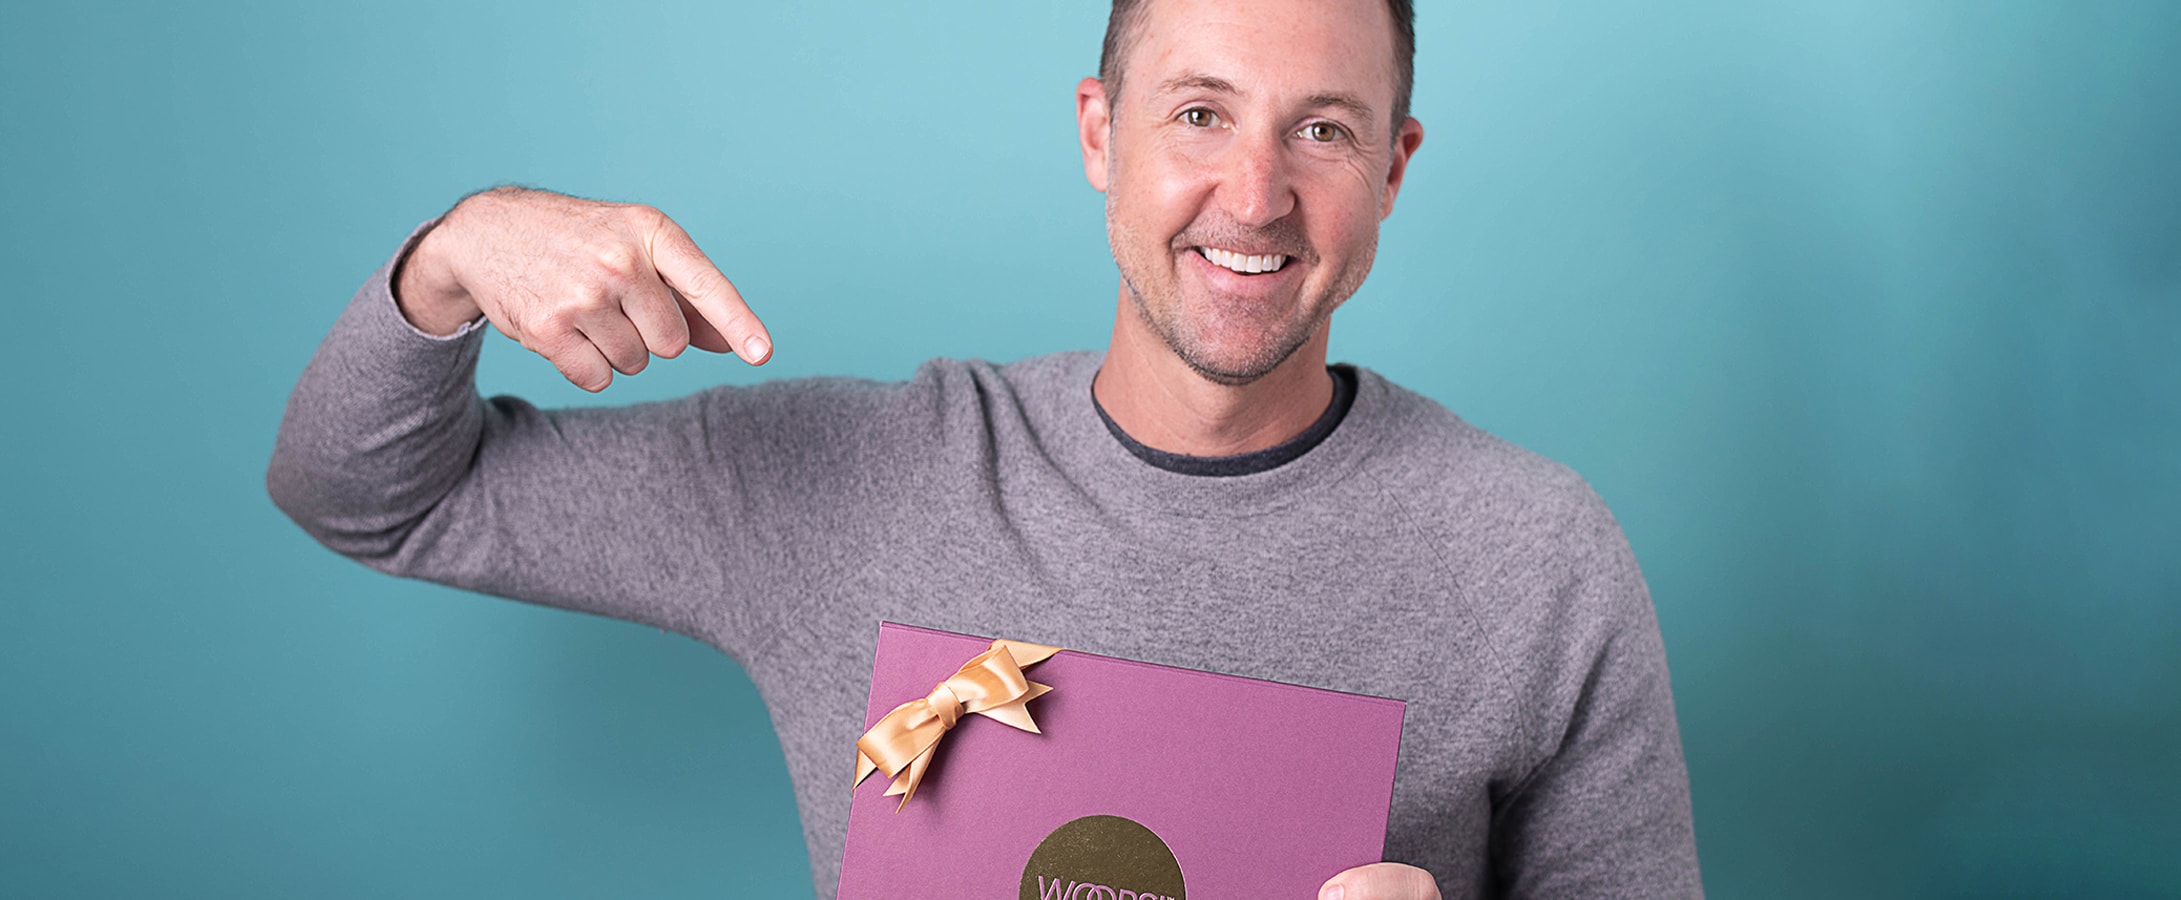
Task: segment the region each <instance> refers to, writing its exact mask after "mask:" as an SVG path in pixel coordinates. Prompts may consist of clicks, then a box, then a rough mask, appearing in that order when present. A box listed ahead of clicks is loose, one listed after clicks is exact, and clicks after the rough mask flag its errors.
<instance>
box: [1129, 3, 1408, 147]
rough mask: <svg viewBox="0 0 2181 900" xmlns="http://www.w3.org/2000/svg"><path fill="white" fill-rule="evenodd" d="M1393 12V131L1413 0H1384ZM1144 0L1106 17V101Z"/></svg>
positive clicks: (1400, 106)
mask: <svg viewBox="0 0 2181 900" xmlns="http://www.w3.org/2000/svg"><path fill="white" fill-rule="evenodd" d="M1386 11H1387V12H1390V13H1392V14H1393V130H1394V131H1397V132H1398V131H1400V130H1401V124H1402V123H1403V122H1407V121H1408V119H1409V87H1410V85H1412V84H1413V83H1414V82H1415V81H1416V3H1415V0H1386ZM1143 14H1144V0H1113V14H1112V15H1111V16H1108V17H1107V18H1106V46H1105V50H1104V51H1103V52H1101V53H1100V54H1099V55H1098V80H1099V81H1100V82H1103V83H1104V84H1105V87H1106V101H1107V102H1109V103H1111V102H1114V100H1115V98H1117V97H1119V96H1121V56H1122V54H1123V53H1125V52H1126V51H1127V50H1128V45H1129V44H1130V43H1132V42H1134V41H1135V39H1136V28H1137V26H1138V25H1139V24H1141V23H1142V21H1143Z"/></svg>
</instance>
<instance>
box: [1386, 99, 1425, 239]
mask: <svg viewBox="0 0 2181 900" xmlns="http://www.w3.org/2000/svg"><path fill="white" fill-rule="evenodd" d="M1423 145H1424V123H1422V122H1418V121H1416V117H1415V116H1410V117H1409V119H1408V121H1406V122H1403V123H1401V130H1400V131H1398V132H1395V133H1394V136H1393V165H1392V166H1389V167H1387V169H1386V202H1385V203H1384V204H1382V205H1380V206H1379V208H1378V218H1379V219H1381V220H1383V219H1385V218H1386V217H1387V216H1390V215H1393V197H1394V195H1395V194H1398V193H1401V178H1402V176H1405V175H1407V174H1408V173H1409V157H1412V156H1415V155H1416V148H1418V147H1421V146H1423Z"/></svg>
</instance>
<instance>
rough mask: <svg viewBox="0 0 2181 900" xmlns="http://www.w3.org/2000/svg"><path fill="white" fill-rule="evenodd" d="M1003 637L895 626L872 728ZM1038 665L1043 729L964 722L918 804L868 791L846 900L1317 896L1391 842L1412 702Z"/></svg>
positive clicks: (848, 869)
mask: <svg viewBox="0 0 2181 900" xmlns="http://www.w3.org/2000/svg"><path fill="white" fill-rule="evenodd" d="M990 645H991V641H989V640H985V639H980V638H974V637H970V636H967V635H960V634H953V633H949V632H944V631H933V630H930V629H925V628H915V627H910V626H906V625H896V624H894V623H891V622H888V623H885V624H883V625H881V626H880V627H879V639H878V654H877V658H876V660H875V661H874V663H873V665H872V672H871V697H870V704H869V709H868V711H867V712H866V715H865V719H864V727H865V728H866V729H868V728H870V727H871V726H873V725H875V724H877V722H878V721H879V719H880V718H881V717H883V716H885V715H886V713H888V712H889V711H891V710H893V709H894V707H896V706H898V705H900V704H901V703H903V702H906V701H910V700H915V699H917V698H921V697H924V696H925V695H926V694H927V693H929V692H930V691H931V690H932V689H933V687H934V686H936V685H938V684H939V683H940V682H942V681H945V680H946V679H947V678H948V677H949V676H952V675H954V674H955V672H956V671H957V670H958V669H960V668H961V666H962V665H963V664H964V663H965V662H968V661H969V660H970V659H972V658H973V657H976V656H977V655H978V654H980V653H983V652H984V651H985V650H986V649H987V647H989V646H990ZM1026 673H1027V674H1028V676H1029V679H1030V680H1031V681H1033V682H1037V683H1039V684H1045V685H1050V686H1052V688H1053V690H1052V691H1051V692H1050V693H1047V694H1045V695H1044V696H1041V697H1038V698H1036V699H1034V700H1031V701H1030V702H1029V706H1028V708H1029V711H1030V714H1031V715H1032V716H1033V717H1035V718H1036V720H1037V724H1038V727H1039V729H1040V731H1041V732H1042V733H1040V734H1032V733H1029V732H1025V731H1019V730H1016V729H1014V728H1011V727H1008V726H1007V725H1005V724H1003V723H1001V722H998V721H991V720H988V719H986V718H985V717H983V716H979V715H969V716H964V717H962V719H961V721H960V723H959V724H957V725H955V727H954V728H953V729H952V730H951V731H949V732H948V733H947V734H946V736H945V737H944V738H943V739H942V740H941V741H940V743H939V745H938V749H937V751H936V755H935V757H934V760H933V762H932V764H931V768H930V770H929V771H928V772H927V773H926V774H925V776H924V778H923V780H922V782H921V783H920V784H919V786H918V787H917V789H916V793H915V796H914V797H913V798H911V799H910V800H909V802H908V803H907V804H906V805H903V804H901V802H900V800H901V798H900V797H889V796H884V795H883V794H884V791H885V789H886V786H887V783H888V778H887V777H886V775H885V773H883V772H881V773H879V774H878V775H877V776H874V777H872V778H871V779H870V780H868V781H866V782H864V783H862V784H861V785H859V786H858V787H857V788H856V791H855V799H854V801H853V803H852V805H851V806H850V809H849V815H848V845H847V848H846V850H845V852H844V853H843V854H842V857H841V881H840V896H841V897H842V898H843V900H861V898H878V897H886V898H894V897H965V898H980V900H983V898H1008V897H1035V898H1038V900H1163V898H1168V897H1171V898H1174V900H1185V898H1186V897H1187V896H1189V895H1192V894H1193V895H1195V896H1197V897H1199V898H1205V900H1221V898H1231V897H1248V898H1256V897H1295V898H1307V897H1315V896H1317V889H1318V886H1319V885H1320V884H1323V883H1324V881H1325V880H1326V879H1327V878H1331V877H1332V876H1333V875H1335V874H1337V873H1339V872H1341V871H1342V870H1345V869H1348V868H1351V867H1354V866H1359V865H1365V864H1368V863H1373V862H1377V861H1379V859H1380V858H1381V855H1382V854H1383V853H1384V852H1385V836H1386V813H1387V808H1388V805H1389V803H1390V801H1391V798H1392V795H1393V774H1394V761H1395V758H1396V757H1397V756H1398V754H1399V751H1400V745H1401V716H1402V710H1403V704H1402V703H1401V701H1399V700H1388V699H1384V698H1379V697H1366V696H1362V695H1358V694H1344V693H1340V692H1337V691H1327V690H1320V689H1317V688H1307V687H1298V686H1295V685H1290V684H1281V683H1278V682H1272V681H1259V680H1257V679H1252V678H1240V677H1235V676H1231V675H1217V674H1213V673H1210V672H1199V671H1195V670H1191V669H1179V668H1174V667H1171V666H1159V665H1152V664H1149V663H1140V662H1133V661H1130V660H1125V659H1115V658H1113V657H1110V656H1098V655H1095V654H1090V653H1078V652H1075V651H1072V650H1062V651H1061V652H1059V653H1057V654H1055V655H1053V657H1052V658H1050V659H1047V660H1045V661H1044V662H1041V663H1037V664H1036V665H1034V666H1031V667H1029V668H1027V670H1026ZM847 755H848V754H847V752H846V748H843V756H844V757H845V756H847ZM844 762H845V759H844ZM843 774H844V775H845V774H846V771H845V768H844V771H843Z"/></svg>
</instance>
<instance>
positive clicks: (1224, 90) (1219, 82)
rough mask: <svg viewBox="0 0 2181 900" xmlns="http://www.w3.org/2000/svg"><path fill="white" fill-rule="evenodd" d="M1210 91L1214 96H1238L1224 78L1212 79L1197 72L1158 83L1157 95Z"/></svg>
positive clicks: (1237, 92)
mask: <svg viewBox="0 0 2181 900" xmlns="http://www.w3.org/2000/svg"><path fill="white" fill-rule="evenodd" d="M1191 89H1194V90H1199V91H1211V92H1213V93H1216V94H1239V93H1242V92H1241V91H1238V90H1235V89H1234V85H1233V84H1231V83H1229V82H1228V81H1227V80H1226V79H1224V78H1214V77H1212V76H1210V75H1205V74H1202V73H1198V72H1185V73H1183V74H1180V75H1176V76H1174V77H1172V78H1169V79H1166V80H1165V81H1161V82H1159V93H1161V94H1171V93H1173V92H1175V91H1186V90H1191Z"/></svg>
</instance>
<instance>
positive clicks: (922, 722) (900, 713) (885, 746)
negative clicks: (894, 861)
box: [855, 639, 1060, 811]
mask: <svg viewBox="0 0 2181 900" xmlns="http://www.w3.org/2000/svg"><path fill="white" fill-rule="evenodd" d="M1058 652H1060V648H1059V647H1046V646H1041V645H1038V644H1025V643H1022V642H1021V641H1010V640H1004V639H1003V640H996V641H993V642H992V647H991V649H988V650H986V651H985V652H983V653H980V654H978V655H977V658H975V659H972V660H970V661H969V662H966V663H963V664H962V669H961V671H959V672H956V673H954V675H953V677H950V678H948V679H947V680H945V681H942V682H939V686H938V687H935V688H932V690H931V694H930V695H929V696H926V697H924V698H923V699H920V700H911V701H909V702H907V703H903V704H901V705H900V706H896V707H894V711H893V712H890V713H887V714H886V716H885V717H884V718H881V719H879V720H878V724H876V725H873V726H871V730H869V731H866V732H864V733H863V737H861V738H858V739H857V740H856V782H855V783H856V784H862V783H863V780H864V779H866V778H869V777H871V773H872V772H876V771H878V770H880V769H884V770H886V774H888V775H891V776H893V779H894V783H893V784H892V785H891V786H889V787H887V788H886V796H888V797H891V796H894V795H895V794H899V795H901V806H897V807H894V809H895V810H896V811H899V810H900V809H901V808H902V807H905V806H908V805H909V798H910V797H912V796H914V795H915V794H916V783H917V782H918V781H921V780H922V779H923V778H924V770H925V769H926V768H929V767H930V766H931V760H932V754H933V752H934V751H936V750H937V749H938V748H939V739H940V738H942V737H945V736H946V733H947V729H950V728H953V727H954V723H956V722H959V721H961V719H962V715H963V714H964V713H976V714H978V715H981V716H989V717H991V718H993V719H997V720H999V721H1001V722H1005V723H1007V724H1009V725H1012V726H1014V727H1016V728H1020V729H1022V730H1024V731H1027V732H1030V733H1031V734H1038V733H1040V732H1039V731H1038V730H1037V723H1036V722H1034V721H1032V720H1031V719H1030V708H1029V703H1030V701H1031V700H1035V699H1037V698H1038V697H1040V696H1043V695H1044V694H1045V692H1046V691H1049V690H1052V687H1051V686H1049V685H1043V684H1038V683H1036V682H1033V681H1031V680H1030V678H1029V676H1026V675H1024V674H1022V670H1023V669H1024V668H1025V667H1028V666H1034V665H1037V664H1038V663H1041V662H1044V661H1045V658H1046V657H1048V656H1051V655H1053V654H1055V653H1058Z"/></svg>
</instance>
